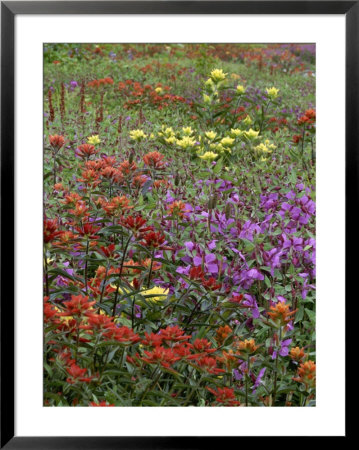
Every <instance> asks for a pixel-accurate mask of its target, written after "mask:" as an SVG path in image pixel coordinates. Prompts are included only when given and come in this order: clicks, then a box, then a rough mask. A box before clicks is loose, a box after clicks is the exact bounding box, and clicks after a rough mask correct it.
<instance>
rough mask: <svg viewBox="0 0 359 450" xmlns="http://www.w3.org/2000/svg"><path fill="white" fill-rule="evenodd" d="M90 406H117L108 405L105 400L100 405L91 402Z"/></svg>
mask: <svg viewBox="0 0 359 450" xmlns="http://www.w3.org/2000/svg"><path fill="white" fill-rule="evenodd" d="M89 406H115V404H114V403H107V402H106V401H105V400H101V401H100V403H96V402H90V403H89Z"/></svg>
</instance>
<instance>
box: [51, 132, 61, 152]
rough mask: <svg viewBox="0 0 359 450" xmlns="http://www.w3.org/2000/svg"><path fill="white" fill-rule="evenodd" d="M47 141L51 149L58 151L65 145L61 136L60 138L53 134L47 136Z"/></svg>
mask: <svg viewBox="0 0 359 450" xmlns="http://www.w3.org/2000/svg"><path fill="white" fill-rule="evenodd" d="M49 141H50V145H51V147H53V148H54V149H55V150H60V148H61V147H63V145H64V144H65V139H64V137H63V136H60V135H58V134H54V135H52V136H49Z"/></svg>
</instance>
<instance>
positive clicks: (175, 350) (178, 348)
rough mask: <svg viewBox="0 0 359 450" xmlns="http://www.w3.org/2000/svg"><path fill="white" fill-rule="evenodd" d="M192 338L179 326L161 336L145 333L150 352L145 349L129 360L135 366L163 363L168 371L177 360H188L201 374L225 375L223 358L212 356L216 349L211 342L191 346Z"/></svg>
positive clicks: (165, 330)
mask: <svg viewBox="0 0 359 450" xmlns="http://www.w3.org/2000/svg"><path fill="white" fill-rule="evenodd" d="M190 339H191V336H189V335H185V332H184V330H182V329H181V328H180V327H179V326H177V325H175V326H168V327H167V328H164V329H161V330H160V331H159V332H158V333H150V334H149V333H147V332H146V333H145V339H142V341H141V344H142V346H143V347H146V348H147V349H144V350H143V352H142V355H140V354H139V353H136V355H135V357H134V358H132V357H128V358H127V361H128V362H129V363H131V364H135V365H136V364H138V363H139V362H140V361H142V362H145V363H147V364H156V365H157V364H160V365H161V366H162V367H165V368H166V369H172V366H173V365H174V364H175V363H176V362H178V361H182V362H183V361H187V363H188V364H190V365H191V366H193V367H194V368H196V369H197V370H200V371H204V372H208V373H211V374H214V375H218V374H221V373H224V372H225V370H224V369H222V368H220V367H218V364H219V363H220V359H218V358H216V357H215V356H211V354H213V353H215V352H216V350H217V349H216V348H212V344H211V342H209V341H208V340H207V339H196V340H195V341H194V342H193V343H190V342H188V341H189V340H190ZM172 370H173V369H172Z"/></svg>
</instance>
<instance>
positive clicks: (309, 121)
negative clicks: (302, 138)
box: [298, 109, 316, 125]
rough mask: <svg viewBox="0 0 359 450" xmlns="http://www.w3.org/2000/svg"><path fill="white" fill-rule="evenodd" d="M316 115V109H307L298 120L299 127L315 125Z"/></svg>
mask: <svg viewBox="0 0 359 450" xmlns="http://www.w3.org/2000/svg"><path fill="white" fill-rule="evenodd" d="M315 119H316V113H315V111H314V109H307V110H306V111H305V113H304V114H303V115H302V116H301V117H300V118H299V119H298V125H313V124H314V123H315Z"/></svg>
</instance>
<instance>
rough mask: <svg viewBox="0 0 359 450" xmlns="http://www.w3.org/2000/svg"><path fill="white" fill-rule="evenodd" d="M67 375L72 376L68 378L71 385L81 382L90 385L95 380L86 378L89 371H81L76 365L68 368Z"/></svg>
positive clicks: (91, 377)
mask: <svg viewBox="0 0 359 450" xmlns="http://www.w3.org/2000/svg"><path fill="white" fill-rule="evenodd" d="M66 371H67V373H68V374H69V375H70V377H69V378H67V380H66V381H67V382H68V383H70V384H74V383H76V382H77V381H81V382H83V383H90V382H91V380H92V379H93V376H90V377H84V375H85V373H86V372H87V369H81V367H79V366H78V365H76V364H72V365H71V366H70V367H67V368H66Z"/></svg>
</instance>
